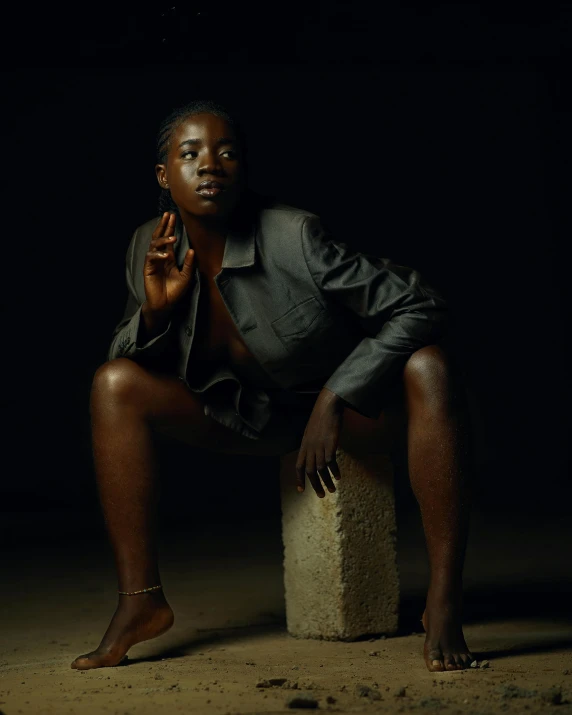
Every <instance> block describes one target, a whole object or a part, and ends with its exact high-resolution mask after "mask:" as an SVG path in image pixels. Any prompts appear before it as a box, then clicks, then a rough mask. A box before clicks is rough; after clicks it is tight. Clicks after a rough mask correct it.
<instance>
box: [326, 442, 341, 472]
mask: <svg viewBox="0 0 572 715" xmlns="http://www.w3.org/2000/svg"><path fill="white" fill-rule="evenodd" d="M326 466H327V467H328V469H329V470H330V472H331V473H332V474H333V475H334V478H335V479H341V478H342V474H341V472H340V468H339V467H338V463H337V462H336V450H335V449H334V450H332V451H331V452H328V451H327V450H326Z"/></svg>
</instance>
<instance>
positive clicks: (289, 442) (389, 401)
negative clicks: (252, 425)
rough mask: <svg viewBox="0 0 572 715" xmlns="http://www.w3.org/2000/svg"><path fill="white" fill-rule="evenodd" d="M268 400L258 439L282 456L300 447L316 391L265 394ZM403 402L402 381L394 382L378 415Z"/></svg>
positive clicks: (382, 400)
mask: <svg viewBox="0 0 572 715" xmlns="http://www.w3.org/2000/svg"><path fill="white" fill-rule="evenodd" d="M267 392H268V394H269V396H270V398H271V400H272V416H271V418H270V420H269V422H268V424H267V425H266V427H265V428H264V430H263V431H262V432H261V434H260V439H261V440H264V441H266V442H268V444H272V445H273V446H274V445H276V453H277V454H286V453H288V452H291V451H293V450H295V449H298V448H299V447H300V444H301V442H302V437H303V436H304V430H305V429H306V425H307V424H308V420H309V419H310V415H311V414H312V410H313V409H314V405H315V403H316V398H317V397H318V395H319V394H320V390H316V391H315V392H312V393H298V392H296V393H293V392H291V391H288V390H279V391H278V390H277V391H275V392H273V391H271V390H268V391H267ZM403 399H404V391H403V381H402V380H396V381H395V382H393V383H392V384H391V385H390V386H389V387H388V388H387V389H386V390H384V393H383V398H382V399H381V401H380V404H379V409H380V413H381V412H382V411H383V410H384V409H385V408H386V407H389V406H394V405H395V404H397V403H401V402H402V401H403Z"/></svg>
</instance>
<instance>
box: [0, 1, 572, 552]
mask: <svg viewBox="0 0 572 715" xmlns="http://www.w3.org/2000/svg"><path fill="white" fill-rule="evenodd" d="M106 5H107V7H106ZM381 5H382V8H377V9H375V10H374V9H372V8H371V7H370V6H369V3H365V2H361V3H360V2H352V3H342V2H328V3H318V2H311V1H310V2H304V3H266V4H265V5H260V6H258V5H256V4H254V3H248V2H242V3H236V4H235V5H230V4H228V5H227V4H225V3H216V4H215V3H206V2H204V3H189V4H186V5H175V6H174V9H171V8H172V7H173V6H170V5H169V4H164V5H162V4H159V3H154V4H151V5H150V6H149V7H150V9H149V10H142V9H141V8H140V7H138V6H137V7H136V6H135V4H133V7H132V8H131V9H130V8H129V7H128V6H126V7H125V8H123V9H117V8H116V7H115V6H112V5H111V4H110V3H109V4H106V3H98V4H97V5H95V4H94V5H90V4H89V3H86V4H82V5H81V6H79V5H78V6H74V7H72V6H70V7H66V6H63V5H59V6H56V7H54V6H50V9H49V10H48V9H46V10H43V11H38V10H32V9H27V8H25V7H22V8H12V9H11V10H10V11H9V13H11V14H9V15H8V18H7V19H8V20H9V22H8V25H7V26H8V27H11V28H12V30H11V31H10V32H9V33H8V35H9V38H8V41H7V42H6V43H4V45H3V50H2V52H3V57H2V59H3V72H2V85H3V98H4V110H3V112H2V123H3V132H2V133H3V140H4V141H3V144H4V152H5V153H4V156H5V159H6V161H5V164H4V166H5V169H6V171H5V173H4V179H5V181H6V184H7V188H6V189H5V192H4V195H5V197H6V203H5V206H4V216H5V232H3V266H4V278H5V281H4V286H5V287H7V288H6V290H5V293H4V298H5V300H4V304H5V311H4V321H3V331H2V333H3V336H4V351H3V352H4V365H5V373H4V374H5V380H4V389H3V395H4V399H3V403H4V407H5V415H6V417H5V422H4V425H5V428H4V435H5V438H6V441H5V447H4V454H5V460H4V467H5V469H3V474H4V476H3V479H2V484H1V487H0V489H1V493H0V499H1V503H2V511H3V512H4V514H5V515H6V514H7V513H9V512H11V513H12V514H13V515H14V516H17V519H16V520H15V521H14V520H12V521H10V520H9V519H6V520H5V521H4V523H5V524H10V525H11V526H9V533H10V535H11V538H13V539H14V540H21V539H24V538H26V535H27V534H28V533H29V532H30V530H33V526H34V525H41V528H42V529H45V524H46V523H48V524H51V527H49V528H56V522H57V523H59V524H61V523H62V522H61V521H60V519H61V514H62V513H63V514H64V517H65V514H68V515H69V517H70V520H71V518H72V517H77V516H78V515H81V519H82V523H83V524H84V525H85V528H86V529H89V528H92V527H93V528H101V524H100V517H99V512H98V507H97V497H96V491H95V483H94V476H93V468H92V464H91V446H90V431H89V413H88V400H89V390H90V383H91V379H92V376H93V373H94V371H95V370H96V368H97V367H98V366H99V365H100V364H101V363H102V362H104V361H105V359H106V352H107V348H108V345H109V342H110V339H111V333H112V331H113V328H114V326H115V324H116V323H117V322H118V321H119V320H120V318H121V315H122V312H123V307H124V301H125V298H126V286H125V273H124V272H125V251H126V249H127V245H128V242H129V239H130V237H131V235H132V233H133V231H134V229H135V228H136V227H137V226H138V225H140V224H141V223H143V222H144V221H146V220H148V219H149V218H151V217H152V216H153V215H155V214H156V200H157V197H158V192H159V189H158V185H157V183H156V179H155V176H154V164H155V155H154V147H155V134H156V131H157V127H158V124H159V122H160V121H161V119H162V118H163V117H164V116H166V115H167V114H168V113H169V112H170V111H171V110H172V109H173V108H174V107H177V106H179V105H181V104H184V103H186V102H187V101H189V100H190V99H193V98H213V99H216V100H218V101H221V102H223V103H225V104H227V105H228V106H229V107H230V108H231V109H232V110H234V111H236V112H237V113H238V115H239V117H240V118H241V119H242V120H243V122H244V124H245V126H246V129H247V132H248V136H249V140H250V148H251V164H252V184H253V186H254V188H257V189H260V190H263V191H264V192H265V193H272V194H275V195H278V196H279V197H280V198H282V200H284V201H286V202H288V203H291V204H293V205H295V206H300V207H302V208H306V209H309V210H312V211H314V212H316V213H318V214H320V215H322V216H323V217H324V219H326V221H327V223H328V224H329V225H330V226H331V227H333V228H334V231H335V233H336V235H337V236H338V237H339V238H340V239H341V240H343V241H346V242H348V243H350V244H352V245H354V246H355V247H356V248H358V249H360V250H364V251H367V252H371V253H376V254H378V255H380V256H388V257H391V258H392V259H393V260H394V261H395V262H396V263H401V264H404V265H409V266H413V267H415V268H417V269H418V270H419V271H420V272H421V273H422V275H423V276H424V277H426V279H427V280H428V281H429V282H430V283H431V284H433V285H435V287H437V288H438V289H440V290H441V291H442V293H443V294H444V295H445V297H446V298H447V299H448V301H449V305H450V310H451V314H452V317H453V323H454V325H455V330H456V334H457V338H458V343H459V345H460V346H461V350H462V353H463V355H464V360H465V365H466V370H467V388H468V391H469V395H470V398H471V410H472V416H473V432H474V444H475V453H474V459H475V473H476V483H475V490H474V493H475V503H476V505H477V506H478V507H479V508H482V509H485V510H490V511H491V512H492V511H499V512H501V513H502V512H503V511H504V513H506V515H507V519H509V520H510V515H511V513H514V512H516V511H518V512H521V511H524V512H528V513H529V514H530V516H531V520H533V519H534V518H535V515H537V514H541V513H542V514H546V513H550V512H553V511H554V512H562V510H566V509H569V506H570V499H571V497H572V486H571V480H570V453H569V448H568V446H569V442H570V426H571V420H570V414H571V409H570V397H571V394H570V377H569V376H570V367H569V359H570V352H569V339H568V332H569V328H570V309H569V305H570V303H569V297H570V296H569V284H570V269H569V264H568V260H567V249H568V244H569V236H570V225H569V217H568V214H567V210H566V209H567V206H568V202H567V199H568V195H569V188H570V185H569V176H570V161H569V156H570V155H569V139H568V135H569V131H570V129H569V127H570V119H571V118H572V117H571V103H570V94H569V87H568V85H569V75H568V67H569V60H570V32H569V29H570V27H569V17H570V9H569V6H568V4H565V3H561V4H540V3H538V4H536V6H535V7H534V8H532V7H530V8H529V7H528V6H523V5H521V4H520V3H516V2H514V3H492V2H491V3H484V2H474V3H435V2H407V3H405V2H404V3H399V2H387V3H381ZM42 13H43V14H42ZM356 178H357V181H356ZM356 183H357V184H358V185H359V192H358V191H356V190H355V187H356ZM6 278H7V280H6ZM161 459H162V460H163V462H162V463H163V469H162V472H163V475H162V479H163V482H164V490H163V501H162V507H161V508H162V513H163V518H164V520H165V525H166V526H167V525H171V526H172V525H174V524H184V523H189V522H193V521H195V520H197V519H207V520H209V519H211V518H221V517H222V518H225V515H228V516H229V518H230V515H232V514H234V515H236V514H239V515H244V516H245V517H247V518H248V519H253V518H263V517H264V516H265V515H270V516H275V515H276V514H277V513H278V510H279V501H278V493H277V484H276V479H275V474H276V469H277V463H278V460H277V459H255V458H252V459H251V458H247V457H240V458H237V457H225V456H223V455H216V454H210V453H206V452H203V451H202V450H199V449H197V450H193V449H190V448H188V447H183V446H181V445H177V444H173V445H171V446H170V448H169V449H166V450H164V453H162V457H161ZM397 489H398V494H399V499H400V509H406V510H407V509H413V508H415V504H414V501H413V497H412V494H411V492H410V490H409V487H408V482H407V478H406V475H403V474H402V475H401V477H400V479H398V484H397ZM54 514H58V515H59V516H58V517H57V519H56V517H53V518H52V516H51V515H54ZM215 514H216V516H215ZM63 523H64V524H65V523H66V521H65V518H64V519H63ZM69 523H71V521H70V522H69ZM60 528H65V527H61V526H60ZM48 530H49V529H48Z"/></svg>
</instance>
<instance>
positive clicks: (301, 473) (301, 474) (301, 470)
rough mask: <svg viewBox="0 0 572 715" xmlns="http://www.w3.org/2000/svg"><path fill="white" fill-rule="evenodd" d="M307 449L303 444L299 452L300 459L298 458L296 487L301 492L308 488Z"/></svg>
mask: <svg viewBox="0 0 572 715" xmlns="http://www.w3.org/2000/svg"><path fill="white" fill-rule="evenodd" d="M305 465H306V450H305V449H304V446H303V445H302V446H301V447H300V451H299V452H298V459H297V460H296V489H297V490H298V491H299V492H303V491H304V489H305V488H306V472H305Z"/></svg>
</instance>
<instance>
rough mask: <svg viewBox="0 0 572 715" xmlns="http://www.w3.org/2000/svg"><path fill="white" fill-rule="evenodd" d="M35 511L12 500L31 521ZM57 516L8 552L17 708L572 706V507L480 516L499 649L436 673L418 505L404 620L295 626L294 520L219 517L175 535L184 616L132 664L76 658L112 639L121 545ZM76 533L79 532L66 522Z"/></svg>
mask: <svg viewBox="0 0 572 715" xmlns="http://www.w3.org/2000/svg"><path fill="white" fill-rule="evenodd" d="M26 518H29V517H27V516H26V515H13V516H12V520H13V522H14V523H17V524H18V526H19V528H20V529H21V530H23V531H25V530H26ZM49 518H50V522H49V527H48V525H47V524H46V527H47V528H49V531H48V532H46V533H49V534H50V535H51V536H52V538H51V539H49V538H46V539H40V540H34V539H27V540H24V541H25V543H23V544H21V545H20V547H19V548H15V549H12V550H11V552H10V555H9V557H8V558H6V559H4V568H3V577H2V581H3V583H4V588H3V589H2V591H1V593H0V596H1V602H0V628H1V643H0V711H1V712H2V713H3V714H4V715H15V713H25V714H27V713H58V714H59V713H62V714H65V713H74V714H75V713H78V714H79V713H81V714H82V715H90V714H91V713H110V714H112V713H118V714H119V713H121V714H122V715H126V714H127V713H131V714H132V715H134V714H137V715H145V714H146V713H154V714H155V713H177V712H184V713H205V714H209V713H213V714H214V713H221V714H224V713H232V714H233V715H234V714H238V713H240V714H242V715H247V714H248V713H278V712H291V711H292V710H291V709H289V707H288V705H287V702H288V701H289V700H291V699H292V698H295V697H302V698H312V699H314V700H316V701H317V705H318V707H319V709H320V710H322V711H328V712H348V713H350V712H351V713H353V712H356V713H357V712H363V713H392V712H409V711H419V712H430V713H432V712H440V711H444V712H447V713H473V714H474V715H477V714H479V715H484V714H486V713H498V712H509V713H524V712H526V713H530V714H531V715H532V714H533V713H536V712H549V711H550V712H552V711H554V712H557V713H562V715H564V713H572V556H571V554H572V526H571V525H570V523H569V520H568V519H566V518H565V517H564V516H563V517H558V518H546V519H545V520H539V519H538V518H537V519H535V520H534V522H533V523H530V519H528V518H527V517H526V516H525V515H520V516H514V515H513V516H512V517H510V519H509V520H508V523H507V519H506V518H503V519H501V518H500V517H494V516H491V515H482V514H481V515H479V514H476V515H474V516H473V522H472V526H471V537H470V542H469V549H468V554H467V564H466V572H465V573H466V577H465V583H466V611H467V617H466V622H467V625H466V628H465V634H466V637H467V641H468V643H469V646H470V647H471V648H472V650H473V652H474V653H475V654H476V655H477V658H478V662H480V663H482V661H489V665H488V667H480V668H477V669H471V670H467V671H459V672H452V673H429V672H428V671H427V670H426V668H425V665H424V662H423V659H422V656H421V653H422V646H423V634H422V633H420V630H421V628H420V623H419V620H418V619H419V617H420V615H421V613H422V610H423V595H424V589H425V584H426V579H427V566H426V561H425V553H424V547H423V540H422V532H421V530H420V525H419V521H418V517H417V516H416V515H415V514H411V515H410V516H408V517H407V519H406V520H405V521H403V520H402V523H401V524H400V525H399V567H400V576H401V584H402V594H403V597H402V609H401V627H400V632H399V633H398V634H397V635H396V636H393V637H388V638H384V637H378V638H376V639H364V640H362V641H357V642H353V643H341V642H326V641H311V640H297V639H294V638H292V637H290V636H289V635H288V634H287V632H286V629H285V624H284V603H283V594H282V582H281V577H282V571H281V544H280V533H279V528H277V527H276V525H274V526H271V527H269V525H268V524H264V523H258V524H251V525H250V527H249V528H248V529H242V530H241V529H239V528H237V527H236V526H232V525H226V526H225V525H221V524H217V525H212V526H210V527H207V526H201V527H200V528H195V530H194V531H192V532H186V533H175V532H173V533H170V534H168V535H167V536H165V537H164V538H163V543H162V563H163V568H162V573H163V583H164V586H165V590H166V593H167V596H168V599H169V601H170V603H171V605H172V606H173V608H174V610H175V617H176V621H175V626H174V627H173V629H172V630H171V631H170V632H169V633H167V634H165V635H163V636H161V637H160V638H158V639H156V640H155V641H150V642H148V643H143V644H140V645H138V646H135V647H133V648H132V649H131V651H130V653H129V660H128V662H127V664H126V665H122V666H119V667H116V668H105V669H100V670H92V671H75V670H72V669H70V663H71V661H72V660H73V659H74V657H75V656H77V655H78V654H80V653H83V652H86V651H88V650H91V649H92V648H94V647H95V646H96V645H97V644H98V643H99V640H100V637H101V635H102V634H103V632H104V630H105V628H106V626H107V623H108V621H109V618H110V616H111V614H112V612H113V610H114V605H115V599H116V596H115V591H114V589H115V580H114V571H113V567H112V562H111V558H110V553H109V551H108V548H107V545H106V544H105V543H101V541H99V540H98V541H93V540H92V541H90V540H89V539H88V538H86V537H85V533H84V531H83V530H81V529H78V528H76V526H79V524H80V523H81V519H79V517H78V519H79V521H78V524H77V525H75V526H74V525H73V524H72V523H70V521H69V519H68V516H67V515H66V516H65V518H64V517H62V520H61V522H59V521H58V518H57V514H56V515H53V514H52V515H50V516H49ZM64 524H65V526H64ZM36 526H38V524H37V519H36ZM58 529H59V532H58ZM70 533H76V534H78V536H77V539H76V540H75V541H70V540H69V539H68V541H67V542H66V540H64V539H63V538H58V534H59V536H60V537H63V536H65V535H66V534H68V535H69V534H70ZM252 623H256V624H258V625H256V626H252V625H249V624H252ZM271 679H276V680H275V681H274V684H273V683H272V682H269V681H271ZM265 681H266V682H265ZM262 686H266V687H262Z"/></svg>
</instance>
